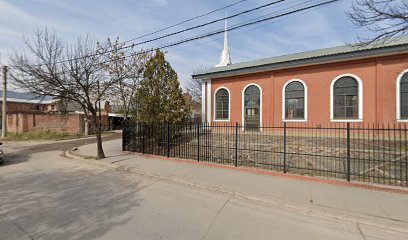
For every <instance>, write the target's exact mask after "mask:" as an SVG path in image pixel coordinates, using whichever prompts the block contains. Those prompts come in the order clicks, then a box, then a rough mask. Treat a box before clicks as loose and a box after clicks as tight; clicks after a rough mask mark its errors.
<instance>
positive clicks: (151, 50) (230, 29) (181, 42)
mask: <svg viewBox="0 0 408 240" xmlns="http://www.w3.org/2000/svg"><path fill="white" fill-rule="evenodd" d="M339 1H342V0H330V1H326V2H321V3H318V4H314V5H311V6H307V7H303V8H300V9H296V10H292V11H289V12H286V13H282V14H279V15H275V16H271V17H267V18H263V19H259V20H256V21H252V22H249V23H244V24H240V25H237V26H235V27H232V28H228V29H227V31H233V30H236V29H239V28H243V27H247V26H251V25H254V24H258V23H261V22H265V21H268V20H272V19H276V18H280V17H284V16H287V15H291V14H295V13H298V12H302V11H306V10H309V9H313V8H318V7H321V6H324V5H328V4H331V3H334V2H339ZM223 32H224V30H218V31H213V32H210V33H207V34H202V35H199V36H196V37H192V38H187V39H184V40H181V41H178V42H175V43H171V44H168V45H164V46H161V47H157V48H153V49H150V50H146V51H142V52H138V53H135V54H130V55H127V56H125V57H124V58H128V57H132V56H136V55H139V54H143V53H149V52H153V51H156V50H160V49H166V48H170V47H173V46H177V45H180V44H183V43H186V42H191V41H195V40H198V39H202V38H206V37H210V36H214V35H217V34H220V33H223ZM106 62H110V60H108V61H105V63H106Z"/></svg>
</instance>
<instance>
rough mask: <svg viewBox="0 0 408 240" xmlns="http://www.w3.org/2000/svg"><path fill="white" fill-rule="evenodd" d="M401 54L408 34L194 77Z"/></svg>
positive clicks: (233, 66)
mask: <svg viewBox="0 0 408 240" xmlns="http://www.w3.org/2000/svg"><path fill="white" fill-rule="evenodd" d="M401 53H408V37H403V38H399V39H396V40H394V41H389V42H386V43H382V44H371V45H366V46H353V45H344V46H338V47H332V48H325V49H319V50H313V51H307V52H300V53H295V54H288V55H282V56H277V57H271V58H264V59H259V60H254V61H248V62H242V63H236V64H231V65H228V66H224V67H214V68H210V69H207V70H203V71H201V72H199V73H196V74H194V75H193V76H192V77H193V78H196V79H210V78H219V77H228V76H237V75H242V74H249V73H257V72H265V71H271V70H278V69H285V68H293V67H300V66H310V65H316V64H322V63H329V62H340V61H347V60H355V59H364V58H370V57H376V56H387V55H394V54H401Z"/></svg>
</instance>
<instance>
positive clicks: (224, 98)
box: [215, 88, 230, 120]
mask: <svg viewBox="0 0 408 240" xmlns="http://www.w3.org/2000/svg"><path fill="white" fill-rule="evenodd" d="M229 101H230V100H229V92H228V90H227V89H225V88H221V89H219V90H217V92H216V93H215V120H229V104H230V103H229Z"/></svg>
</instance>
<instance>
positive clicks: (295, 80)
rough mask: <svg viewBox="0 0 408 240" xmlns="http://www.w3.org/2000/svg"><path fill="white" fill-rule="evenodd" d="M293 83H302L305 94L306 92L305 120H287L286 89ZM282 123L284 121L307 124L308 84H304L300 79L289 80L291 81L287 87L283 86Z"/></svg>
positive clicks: (286, 84)
mask: <svg viewBox="0 0 408 240" xmlns="http://www.w3.org/2000/svg"><path fill="white" fill-rule="evenodd" d="M292 82H300V83H301V84H302V85H303V89H304V92H305V95H304V96H305V97H304V99H305V101H304V104H305V106H304V109H305V112H304V117H303V118H299V119H286V117H285V115H286V114H285V113H286V106H285V104H286V91H285V90H286V87H287V86H288V85H289V84H290V83H292ZM282 121H284V122H307V85H306V83H305V82H304V81H302V80H300V79H292V80H289V81H287V82H286V83H285V85H283V88H282Z"/></svg>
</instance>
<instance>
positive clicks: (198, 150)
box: [197, 122, 200, 161]
mask: <svg viewBox="0 0 408 240" xmlns="http://www.w3.org/2000/svg"><path fill="white" fill-rule="evenodd" d="M197 160H198V161H200V122H198V123H197Z"/></svg>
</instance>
